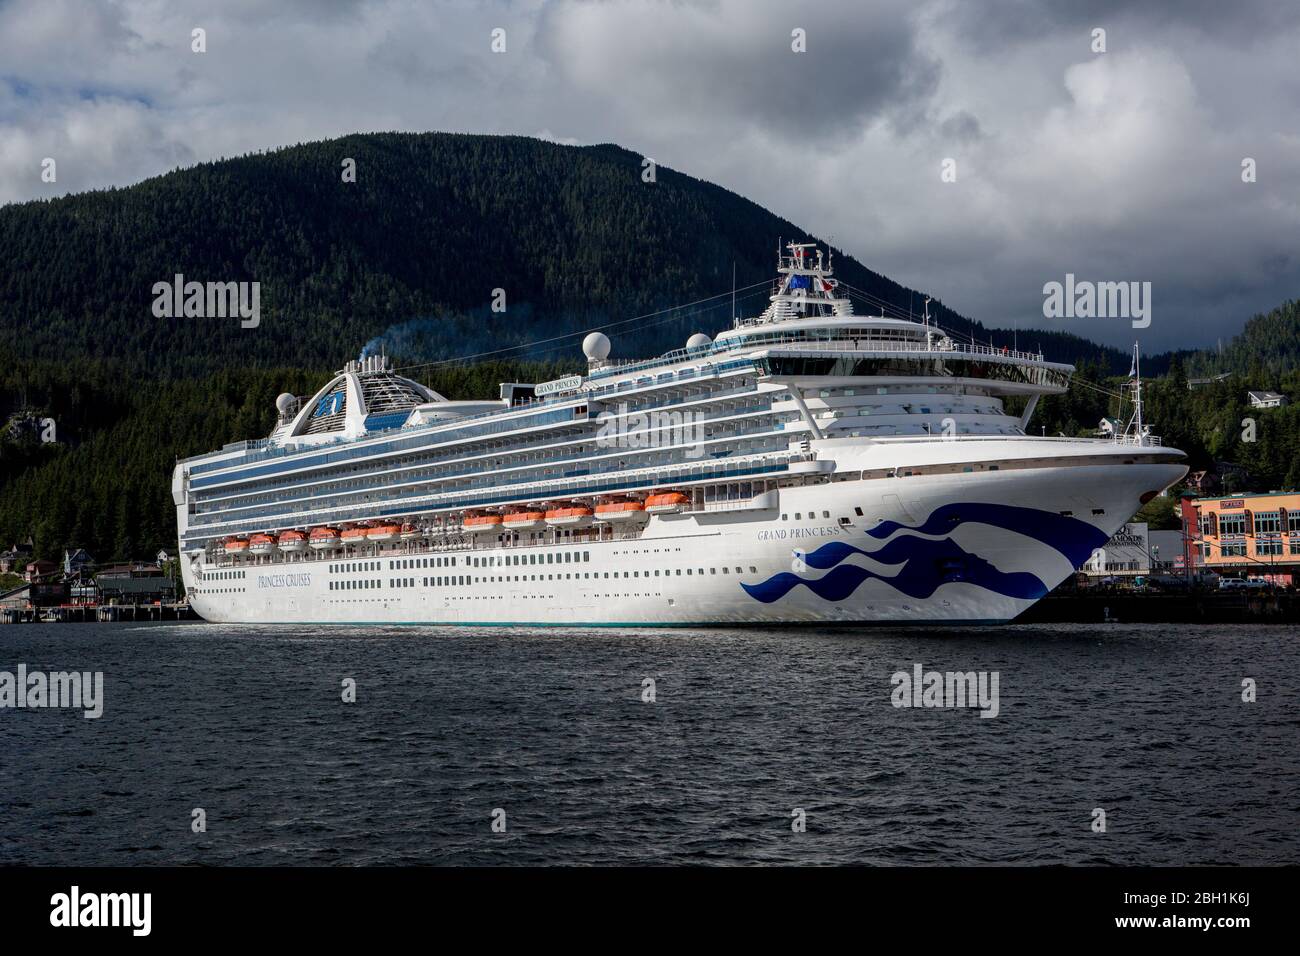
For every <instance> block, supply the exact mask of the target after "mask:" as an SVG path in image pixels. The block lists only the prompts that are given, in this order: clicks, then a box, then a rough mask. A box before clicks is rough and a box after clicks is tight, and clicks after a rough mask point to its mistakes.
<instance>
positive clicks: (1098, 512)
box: [1092, 508, 1106, 515]
mask: <svg viewBox="0 0 1300 956" xmlns="http://www.w3.org/2000/svg"><path fill="white" fill-rule="evenodd" d="M1092 513H1093V514H1095V515H1104V514H1105V513H1106V509H1105V508H1093V509H1092Z"/></svg>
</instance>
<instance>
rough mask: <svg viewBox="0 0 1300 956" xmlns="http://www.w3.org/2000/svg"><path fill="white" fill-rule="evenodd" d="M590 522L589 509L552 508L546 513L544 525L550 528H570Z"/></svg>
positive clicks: (571, 506)
mask: <svg viewBox="0 0 1300 956" xmlns="http://www.w3.org/2000/svg"><path fill="white" fill-rule="evenodd" d="M590 521H591V509H590V508H587V507H585V506H583V505H569V506H567V507H564V508H552V509H551V510H549V511H547V512H546V523H547V524H548V525H550V526H551V527H552V528H572V527H577V526H580V525H585V524H588V523H589V522H590Z"/></svg>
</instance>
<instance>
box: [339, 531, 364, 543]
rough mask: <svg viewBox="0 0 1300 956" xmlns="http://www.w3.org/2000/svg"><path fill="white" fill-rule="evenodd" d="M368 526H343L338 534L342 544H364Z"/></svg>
mask: <svg viewBox="0 0 1300 956" xmlns="http://www.w3.org/2000/svg"><path fill="white" fill-rule="evenodd" d="M368 530H369V529H368V528H345V529H344V530H343V533H342V534H341V535H339V538H340V540H342V542H343V543H344V544H364V543H365V541H366V532H367V531H368Z"/></svg>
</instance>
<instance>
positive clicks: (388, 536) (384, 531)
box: [366, 524, 402, 541]
mask: <svg viewBox="0 0 1300 956" xmlns="http://www.w3.org/2000/svg"><path fill="white" fill-rule="evenodd" d="M401 533H402V529H401V526H400V525H395V524H381V525H376V526H375V527H373V528H370V529H368V530H367V531H366V537H367V538H369V539H370V540H371V541H392V540H393V539H394V538H396V537H397V536H398V535H400V534H401Z"/></svg>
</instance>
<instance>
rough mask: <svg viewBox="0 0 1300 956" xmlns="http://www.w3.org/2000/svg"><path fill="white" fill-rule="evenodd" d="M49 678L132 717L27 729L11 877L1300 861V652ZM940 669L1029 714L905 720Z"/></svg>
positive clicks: (220, 643) (946, 642) (37, 635)
mask: <svg viewBox="0 0 1300 956" xmlns="http://www.w3.org/2000/svg"><path fill="white" fill-rule="evenodd" d="M20 662H21V663H25V664H27V666H28V668H29V670H38V669H39V670H65V669H78V670H102V671H103V672H104V680H105V698H106V703H105V710H104V716H103V717H102V718H100V719H99V720H86V719H84V718H83V716H82V714H81V712H80V711H76V710H8V709H6V710H0V864H12V863H33V864H37V863H39V864H147V863H202V864H343V865H353V864H410V863H442V864H575V863H576V864H588V863H626V864H646V863H650V864H656V863H746V862H750V863H752V862H757V863H819V864H827V863H837V864H887V863H906V864H947V863H974V864H980V863H1080V864H1089V863H1126V864H1174V863H1179V864H1181V863H1193V864H1196V863H1242V864H1245V863H1252V864H1260V863H1268V864H1276V863H1290V864H1295V863H1300V827H1298V826H1297V824H1300V773H1298V772H1297V769H1298V768H1297V765H1298V759H1297V747H1298V741H1300V733H1298V731H1300V692H1298V686H1300V630H1297V629H1293V628H1272V627H1227V628H1225V627H1208V626H1207V627H1199V628H1198V627H1183V626H1180V627H1165V626H1134V627H1123V626H1116V625H1112V626H1109V627H1097V626H1053V627H1011V628H1002V629H969V630H965V629H963V630H952V631H937V630H933V629H931V630H926V631H908V630H894V631H886V630H876V631H857V632H845V631H837V632H828V633H811V632H807V631H727V630H720V631H694V632H688V631H675V630H656V631H620V632H612V631H599V630H597V631H592V630H577V629H575V630H573V631H564V630H549V631H540V632H518V631H508V630H504V629H502V630H486V629H485V630H460V629H434V628H430V629H424V628H409V627H407V628H397V627H393V628H370V629H356V628H315V629H306V628H304V629H296V630H295V629H282V628H277V629H270V628H267V629H250V628H247V627H235V626H211V625H203V624H195V625H150V626H133V625H44V626H31V625H27V626H4V627H0V670H7V671H10V672H14V671H15V670H16V668H17V665H18V664H19V663H20ZM918 662H919V663H921V664H923V665H924V666H925V667H926V668H927V669H936V670H941V671H947V670H960V671H967V670H989V671H997V672H998V675H999V690H1000V714H999V715H998V716H997V717H996V718H992V719H981V718H980V717H979V716H978V713H977V712H976V711H974V710H953V709H945V710H936V709H899V708H895V707H893V706H892V705H891V702H890V695H891V690H892V686H891V683H890V675H891V674H892V673H894V672H895V671H897V670H906V671H909V672H910V671H911V670H912V667H913V665H914V664H916V663H918ZM345 677H351V678H354V679H355V680H356V682H357V695H358V699H357V701H356V703H351V704H346V703H343V702H342V700H341V681H342V680H343V678H345ZM646 677H652V678H654V680H655V682H656V696H657V700H656V702H655V703H653V704H648V703H643V702H642V701H641V693H642V691H641V684H642V680H643V679H644V678H646ZM1244 677H1253V678H1255V680H1256V681H1257V682H1258V700H1257V702H1255V703H1253V704H1246V703H1243V702H1242V701H1241V681H1242V678H1244ZM196 807H202V808H204V810H206V813H207V826H208V828H207V832H206V833H201V834H195V833H192V832H191V828H190V823H191V811H192V810H193V809H194V808H196ZM1097 807H1100V808H1103V809H1104V810H1105V811H1106V817H1107V819H1106V823H1107V832H1106V833H1104V834H1099V833H1093V832H1092V829H1091V824H1092V821H1093V816H1092V812H1093V809H1094V808H1097ZM495 808H502V809H504V810H505V813H506V825H507V829H506V832H505V833H504V834H494V833H493V832H492V831H491V827H490V824H491V815H492V812H493V810H494V809H495ZM794 808H802V809H803V810H805V811H806V813H807V831H806V832H804V833H794V832H792V831H791V826H790V823H791V812H792V810H793V809H794Z"/></svg>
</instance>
